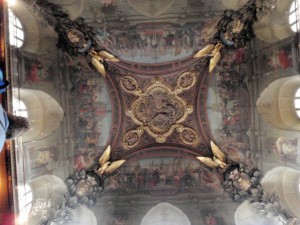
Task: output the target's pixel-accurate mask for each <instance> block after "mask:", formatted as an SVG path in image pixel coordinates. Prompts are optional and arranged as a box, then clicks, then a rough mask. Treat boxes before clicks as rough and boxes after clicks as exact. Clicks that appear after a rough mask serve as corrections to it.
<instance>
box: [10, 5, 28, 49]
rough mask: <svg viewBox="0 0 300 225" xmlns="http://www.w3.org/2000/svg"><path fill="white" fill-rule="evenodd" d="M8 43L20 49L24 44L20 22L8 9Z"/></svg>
mask: <svg viewBox="0 0 300 225" xmlns="http://www.w3.org/2000/svg"><path fill="white" fill-rule="evenodd" d="M8 18H9V42H10V44H11V45H13V46H16V47H17V48H20V47H21V46H22V45H23V42H24V32H23V27H22V24H21V23H20V20H19V19H18V18H17V17H16V16H15V14H14V13H13V12H12V11H11V10H10V9H9V10H8Z"/></svg>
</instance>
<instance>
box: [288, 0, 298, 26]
mask: <svg viewBox="0 0 300 225" xmlns="http://www.w3.org/2000/svg"><path fill="white" fill-rule="evenodd" d="M299 3H300V1H299V0H294V1H293V3H292V5H291V8H290V11H289V23H290V26H291V29H292V31H294V32H297V30H298V29H299V25H300V20H299Z"/></svg>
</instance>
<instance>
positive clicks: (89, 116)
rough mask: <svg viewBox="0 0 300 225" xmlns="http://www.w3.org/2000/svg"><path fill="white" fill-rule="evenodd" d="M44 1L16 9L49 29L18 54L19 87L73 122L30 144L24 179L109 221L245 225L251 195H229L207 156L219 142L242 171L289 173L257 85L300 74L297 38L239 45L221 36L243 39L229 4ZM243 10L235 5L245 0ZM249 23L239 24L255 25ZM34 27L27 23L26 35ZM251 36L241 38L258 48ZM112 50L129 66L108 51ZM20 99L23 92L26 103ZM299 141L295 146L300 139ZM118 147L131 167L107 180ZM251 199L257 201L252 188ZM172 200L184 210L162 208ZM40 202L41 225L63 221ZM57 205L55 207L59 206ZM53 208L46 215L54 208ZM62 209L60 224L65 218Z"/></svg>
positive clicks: (110, 224)
mask: <svg viewBox="0 0 300 225" xmlns="http://www.w3.org/2000/svg"><path fill="white" fill-rule="evenodd" d="M45 2H47V1H41V0H38V1H32V0H24V1H19V2H17V4H16V5H15V8H12V10H13V11H14V12H15V14H16V15H17V16H19V17H22V15H29V14H30V13H33V14H32V15H33V16H32V18H33V19H35V20H37V21H38V22H37V29H36V30H35V31H34V32H29V33H28V37H27V39H26V38H25V39H24V45H23V47H21V48H20V49H13V50H12V52H13V53H14V54H12V58H13V59H14V60H15V61H16V62H17V61H18V63H19V64H18V65H19V66H18V67H17V69H16V71H17V72H16V73H18V74H19V75H18V77H12V84H13V85H14V86H13V87H14V88H16V89H29V90H30V89H34V90H35V89H38V90H43V91H44V92H47V93H49V94H50V95H51V96H52V97H53V98H54V99H56V100H57V101H58V102H59V103H60V105H61V107H62V108H63V109H64V120H63V121H62V122H61V123H60V126H59V127H58V128H57V130H55V131H53V133H51V134H45V135H44V136H43V137H42V138H39V139H38V140H34V139H30V138H29V139H28V140H27V139H26V140H25V141H24V140H23V143H22V144H20V146H22V150H20V151H22V153H23V155H24V157H23V159H22V160H21V161H22V165H23V166H21V163H20V165H19V166H20V167H23V168H25V169H24V170H21V169H20V170H19V171H18V173H19V174H20V178H19V181H20V183H22V182H23V183H28V184H29V185H31V186H32V187H33V186H35V185H36V186H39V185H37V184H39V181H38V179H39V178H40V177H41V176H43V175H47V176H48V175H55V176H56V177H59V178H60V179H62V180H64V184H65V185H66V189H67V190H68V191H69V192H70V193H71V194H69V195H68V196H67V197H66V198H67V199H68V201H67V204H66V205H67V206H68V207H69V205H70V208H71V209H74V208H76V207H77V206H78V205H80V204H83V205H88V206H91V207H90V208H91V210H92V211H93V212H94V215H95V218H96V219H97V222H98V224H105V225H128V224H132V225H140V224H141V221H144V220H143V218H144V216H145V215H146V214H147V212H149V213H150V211H151V210H152V209H153V211H162V213H165V214H164V215H165V216H166V215H167V216H166V217H168V216H169V215H171V214H172V212H173V211H176V210H177V211H176V212H177V213H178V212H180V213H181V212H183V213H184V214H185V215H187V217H188V219H189V220H190V221H191V224H193V225H216V224H228V225H229V224H234V216H233V215H234V213H235V210H236V208H237V207H238V204H237V203H236V202H241V201H242V200H243V199H244V198H246V197H245V196H246V195H243V194H245V193H241V192H234V193H233V191H230V190H229V189H230V188H227V189H228V190H229V193H230V195H228V194H227V193H226V191H228V190H225V189H226V188H224V184H223V181H224V178H225V177H224V176H223V175H222V173H221V174H220V173H218V172H217V169H211V168H210V167H209V166H206V165H204V164H202V163H200V162H199V160H197V159H196V157H197V156H202V157H212V156H213V152H212V148H211V146H210V141H211V140H213V141H214V142H216V143H217V145H218V146H220V148H221V150H222V151H223V153H224V154H225V155H226V158H227V159H228V161H226V163H228V164H230V163H231V160H232V161H235V162H238V163H241V166H240V167H241V168H242V170H243V171H247V167H246V166H245V167H244V164H245V163H246V164H248V165H250V166H251V167H252V166H253V167H259V168H260V169H261V170H263V171H266V170H267V169H265V168H266V167H268V165H270V164H271V163H273V164H272V165H275V164H276V165H277V164H278V165H280V163H281V162H282V161H280V160H279V158H276V159H274V157H275V156H274V155H272V151H274V148H275V147H274V146H275V145H276V144H277V141H276V140H277V138H278V135H279V136H280V135H282V136H284V135H285V134H283V133H280V132H278V131H277V130H276V129H275V128H269V126H268V125H266V124H263V125H261V124H262V123H263V121H261V119H260V117H259V116H258V114H257V113H256V109H255V103H256V99H257V98H258V95H259V93H261V91H258V89H259V90H260V89H263V88H265V87H266V86H267V85H268V84H269V83H270V82H272V81H273V80H274V79H276V78H278V77H283V76H284V73H286V71H289V75H294V74H295V73H296V71H297V63H295V58H296V50H295V49H296V47H295V46H293V45H292V44H291V43H292V39H291V38H290V39H289V40H288V39H286V40H283V41H282V43H281V44H280V49H278V46H279V44H278V45H277V43H276V45H275V44H274V45H268V44H265V43H263V42H261V41H259V40H255V41H252V42H250V44H249V43H248V45H245V43H243V44H242V45H243V47H240V46H241V44H240V43H238V44H237V48H233V47H232V45H233V44H232V43H233V40H235V39H234V38H236V37H228V36H226V35H228V34H227V33H226V30H222V31H220V29H221V28H222V26H223V27H224V26H225V25H226V26H225V28H226V29H228V30H237V31H236V32H237V33H239V32H240V31H241V30H242V31H243V29H244V27H243V26H244V25H243V26H242V25H241V24H240V23H236V24H235V23H234V21H233V22H232V20H231V19H228V18H231V17H230V16H228V15H227V14H224V10H225V9H226V7H228V5H226V7H225V6H224V4H223V2H224V1H221V0H206V1H205V0H165V1H157V0H86V1H83V0H82V1H81V0H68V1H63V2H62V1H58V0H51V1H49V2H51V3H53V4H55V5H58V6H61V7H62V11H55V10H56V8H55V7H56V6H53V5H50V6H49V5H47V3H45ZM230 2H234V1H230ZM238 2H240V3H237V4H236V6H235V7H241V6H242V5H239V4H242V3H246V1H238ZM250 2H251V1H250ZM227 3H228V2H227ZM18 4H19V6H18ZM43 4H45V5H43ZM47 7H48V8H47ZM249 8H250V9H251V7H249ZM248 11H249V10H248ZM53 12H55V13H53ZM51 13H52V14H51ZM249 14H251V13H249ZM49 15H51V16H49ZM232 15H238V16H240V15H239V14H232ZM243 15H244V14H242V16H241V17H238V18H240V21H242V22H245V21H247V22H249V21H248V20H247V19H249V18H246V16H245V18H244V17H243ZM68 16H70V18H69V17H68ZM79 16H80V17H81V18H79V19H78V18H77V17H79ZM221 18H223V20H222V21H223V23H225V25H224V24H223V25H222V23H220V22H219V21H220V19H221ZM224 18H225V19H224ZM232 18H235V17H234V16H232ZM53 21H58V23H57V24H59V25H57V24H56V23H53ZM224 21H225V22H224ZM226 21H227V22H226ZM228 21H229V22H228ZM238 21H239V20H238ZM32 24H33V23H32ZM32 24H31V25H28V24H27V23H26V21H25V20H24V21H23V25H24V31H25V32H26V29H27V30H28V27H30V26H33V25H32ZM220 24H221V25H222V26H221V25H220ZM244 24H245V27H247V26H248V25H249V24H247V23H246V22H245V23H244ZM49 25H52V26H53V27H54V29H53V28H49ZM220 26H221V28H220ZM245 29H246V28H245ZM33 30H34V29H33ZM44 30H45V32H43V31H44ZM46 31H47V32H49V33H47V32H46ZM246 31H247V30H246ZM251 31H252V30H251ZM229 33H230V32H229ZM250 33H251V34H250ZM250 33H249V37H248V36H247V35H245V34H244V33H243V35H244V36H245V38H244V36H243V35H241V36H243V38H244V39H245V40H248V39H249V38H250V36H251V35H252V32H250ZM33 34H34V35H36V36H34V35H33ZM221 34H222V35H223V36H222V35H221ZM230 34H235V32H233V31H232V32H231V33H230ZM31 35H33V36H31ZM45 36H46V38H45ZM246 36H247V37H246ZM25 37H26V36H25ZM32 37H35V38H36V39H35V38H32ZM30 38H32V39H30ZM39 38H40V39H39ZM236 39H239V38H236ZM244 39H243V40H242V41H244ZM32 40H39V41H36V42H34V41H32ZM44 40H46V41H44ZM53 40H54V41H53ZM216 40H217V41H216ZM239 41H240V39H239ZM32 43H34V44H35V45H36V46H39V44H40V43H43V46H42V48H43V49H47V54H44V53H43V54H42V53H40V52H38V49H39V48H34V50H33V47H31V46H32V45H33V44H32ZM52 43H55V44H57V45H56V46H55V47H54V44H53V45H52ZM208 44H213V45H214V46H213V47H212V49H210V52H207V53H206V54H207V55H209V57H203V58H200V59H199V58H195V57H194V55H195V53H196V52H197V51H199V50H200V49H203V48H205V47H206V46H207V45H208ZM255 44H257V46H254V45H255ZM48 45H49V46H48ZM50 45H51V46H50ZM218 47H220V48H221V49H222V48H223V49H222V50H220V49H218ZM74 49H75V50H74ZM90 49H93V51H92V50H91V51H90ZM257 49H258V50H257ZM265 49H268V50H269V52H268V51H266V52H264V50H265ZM104 50H105V51H107V53H109V54H112V55H114V56H115V57H116V58H118V60H116V58H114V57H111V56H110V55H107V54H105V55H103V54H102V53H103V52H102V51H104ZM282 51H283V52H282ZM16 52H17V53H16ZM100 53H101V54H102V55H101V54H100ZM218 53H220V54H221V55H222V58H221V59H220V61H219V62H218V63H217V65H216V66H215V67H214V68H213V71H212V72H209V67H210V64H211V63H212V62H211V58H213V57H214V55H218ZM206 54H205V55H206ZM14 57H15V58H14ZM97 57H98V58H97ZM260 57H261V58H260ZM95 59H97V60H98V62H96V63H95ZM259 59H261V60H259ZM99 62H100V63H99ZM266 64H267V65H268V68H266V67H264V65H266ZM95 65H96V66H95ZM94 66H95V67H94ZM260 67H262V68H260ZM260 69H261V70H260ZM103 71H104V72H103ZM252 72H253V73H252ZM101 74H102V75H101ZM254 74H255V75H254ZM266 74H267V75H266ZM256 75H257V77H258V78H255V76H256ZM259 79H262V80H263V79H265V80H263V82H260V80H259ZM256 88H257V89H256ZM19 93H21V92H18V91H16V92H15V94H14V95H15V96H18V95H19V96H18V97H19V98H20V99H21V100H22V98H23V97H22V95H21V96H20V94H19ZM24 99H26V98H25V97H24ZM24 101H25V100H24ZM33 111H34V110H33ZM28 112H29V114H30V112H31V111H30V109H28ZM33 113H34V112H33ZM30 119H32V118H30V117H29V120H30ZM264 129H265V130H264ZM262 130H264V132H266V133H268V134H269V136H270V137H269V136H267V134H264V133H263V132H261V131H262ZM274 130H275V131H274ZM264 135H265V136H264ZM286 135H287V134H286ZM28 136H29V135H28ZM275 137H276V138H275ZM291 137H293V138H290V139H289V141H290V142H291V145H292V144H294V142H296V139H297V134H296V133H292V134H291ZM269 138H271V139H269ZM297 140H298V139H297ZM20 142H22V141H20ZM274 143H276V144H274ZM108 145H110V146H111V153H110V157H108V158H109V160H110V161H112V162H115V161H118V160H126V162H125V163H124V164H123V165H122V166H121V167H120V168H119V169H117V170H116V171H115V172H114V173H112V175H110V176H107V177H105V179H104V178H103V176H102V174H100V176H99V174H98V177H97V178H95V174H97V173H96V172H95V171H97V170H98V173H100V172H99V171H100V170H101V168H102V169H103V167H102V166H103V165H99V162H98V161H99V158H100V156H101V155H102V154H103V152H104V151H105V149H106V147H107V146H108ZM264 147H265V148H266V149H267V150H266V151H267V153H265V152H264V149H263V148H264ZM272 148H273V150H270V149H272ZM279 148H280V147H278V146H277V149H279ZM278 151H279V150H278ZM265 155H268V157H271V156H274V157H273V158H270V160H269V161H268V163H269V164H268V163H266V164H264V163H265V162H267V160H266V158H263V157H265ZM277 156H278V155H277ZM277 156H276V157H277ZM221 158H222V157H221ZM100 159H101V158H100ZM100 161H101V160H100ZM221 161H222V160H221ZM23 163H24V164H23ZM282 163H283V162H282ZM289 163H290V161H289ZM297 163H298V161H297V162H295V163H294V164H293V163H292V164H293V165H294V166H295V167H296V165H297ZM100 164H101V163H100ZM99 167H100V168H99ZM105 169H107V168H105ZM268 169H270V168H268ZM103 170H104V169H103ZM86 171H88V172H86ZM219 172H220V170H219ZM223 172H224V171H223ZM255 172H257V171H255ZM249 173H250V172H249ZM91 174H93V175H91ZM257 174H258V172H257V173H256V175H254V172H253V171H252V172H251V179H258V176H261V174H260V175H257ZM90 178H91V180H89V179H90ZM49 179H50V178H49ZM93 179H94V180H93ZM99 179H103V180H101V182H99ZM249 179H250V177H249ZM259 179H260V178H259ZM96 181H97V182H96ZM55 182H56V181H55ZM94 183H95V184H97V183H101V186H100V187H94V186H95V184H94ZM256 183H258V182H256ZM88 185H91V186H93V185H94V186H93V187H94V189H93V188H92V189H89V186H88ZM232 185H233V184H232ZM256 185H257V184H256ZM58 186H61V187H64V185H63V184H61V185H58ZM233 186H234V185H233ZM233 186H232V187H233ZM103 187H104V190H102V189H103ZM233 189H234V188H233ZM70 190H71V191H70ZM224 190H225V191H224ZM54 191H55V190H54ZM72 191H73V192H72ZM33 192H34V190H33ZM40 192H42V191H40ZM94 192H95V193H97V194H95V196H97V198H96V199H97V201H96V200H95V198H94V197H95V196H94V194H93V193H94ZM246 192H247V194H248V195H250V191H249V189H248V190H246ZM91 193H92V194H91ZM259 193H260V192H259ZM251 195H252V193H251ZM37 196H38V195H37ZM86 196H88V197H86ZM91 196H92V197H91ZM248 197H249V196H248ZM232 198H233V199H234V200H235V201H236V202H234V201H233V200H232ZM49 199H50V202H51V199H52V198H51V197H50V198H49ZM162 202H168V204H169V203H170V204H172V207H173V206H175V208H172V207H170V206H165V205H164V206H161V205H159V204H160V203H162ZM33 204H35V205H33V209H34V210H36V211H32V212H31V219H32V221H34V223H32V224H39V223H38V222H37V221H39V220H40V219H41V220H42V221H43V224H47V223H46V222H45V221H47V220H49V219H50V216H49V215H52V214H51V213H49V214H47V213H45V217H43V218H39V213H40V212H41V210H40V209H39V207H38V206H40V205H41V202H38V201H35V202H34V203H33ZM39 204H40V205H39ZM49 204H50V203H49ZM51 204H53V205H55V202H54V200H53V202H52V203H51ZM51 204H50V205H51ZM60 205H61V204H60ZM156 206H158V207H157V208H159V207H162V208H163V209H162V210H157V208H156ZM43 207H44V208H46V209H47V204H44V206H43ZM164 207H166V208H164ZM176 207H177V208H176ZM76 209H77V208H76ZM178 209H179V211H178ZM49 210H50V209H49ZM164 210H166V211H164ZM168 210H169V211H168ZM44 211H45V210H44ZM44 211H43V212H44ZM46 211H47V210H46ZM60 213H61V212H57V213H56V214H55V216H56V217H54V218H61V217H62V216H61V214H60ZM63 213H64V211H63ZM168 213H170V214H168ZM147 215H148V214H147ZM145 218H147V216H145ZM182 218H183V217H182ZM145 220H146V219H145ZM49 221H50V220H49ZM213 221H215V223H214V222H213ZM56 223H58V222H57V221H54V224H56ZM91 223H92V222H91ZM52 225H53V224H52ZM142 225H148V224H147V223H146V222H145V223H143V224H142ZM149 225H151V223H149Z"/></svg>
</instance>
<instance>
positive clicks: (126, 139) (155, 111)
mask: <svg viewBox="0 0 300 225" xmlns="http://www.w3.org/2000/svg"><path fill="white" fill-rule="evenodd" d="M195 83H196V72H195V71H187V72H184V73H182V74H181V75H180V76H179V78H178V79H177V86H176V87H175V88H174V90H172V89H171V88H170V87H169V86H167V85H166V84H164V83H163V82H162V81H161V79H160V78H158V77H157V78H155V79H154V80H153V81H152V83H151V84H150V85H149V86H148V87H147V88H146V89H145V90H144V91H143V90H142V89H141V88H140V87H139V85H138V83H137V81H136V79H135V78H134V77H132V76H125V77H124V78H122V79H121V87H122V89H123V90H124V91H126V92H127V93H130V94H134V95H136V96H138V97H139V98H138V99H136V100H135V101H134V102H133V103H132V105H131V106H130V107H129V108H128V109H127V111H126V115H127V116H129V117H130V118H131V119H132V121H133V122H134V123H135V124H136V125H138V128H136V129H133V130H130V131H128V132H127V133H126V134H124V136H123V138H122V144H123V146H124V147H125V148H131V147H134V146H136V145H137V144H138V143H139V141H140V138H141V136H142V134H143V133H144V132H147V133H148V134H149V135H150V136H151V137H153V138H154V139H155V140H156V142H158V143H164V142H165V141H166V140H167V138H168V137H169V136H170V135H171V134H172V133H173V132H174V131H175V130H177V132H179V133H180V138H181V140H182V142H184V143H185V144H188V145H195V144H197V143H198V134H197V132H196V131H195V130H194V129H193V128H187V127H184V126H183V125H182V123H183V122H184V121H185V119H186V118H187V116H188V115H189V114H191V113H192V112H193V106H192V105H188V104H187V102H186V101H185V100H184V99H183V98H182V97H180V96H178V95H179V94H180V93H182V92H183V91H186V90H189V89H191V88H192V87H193V86H194V85H195Z"/></svg>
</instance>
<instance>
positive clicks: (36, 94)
mask: <svg viewBox="0 0 300 225" xmlns="http://www.w3.org/2000/svg"><path fill="white" fill-rule="evenodd" d="M15 97H16V98H20V100H22V101H23V102H24V104H25V105H26V108H27V113H28V121H29V125H30V129H29V130H28V131H27V132H25V133H24V134H23V136H22V138H23V142H29V141H33V140H39V139H42V138H44V137H47V136H48V135H50V134H51V133H52V132H54V131H55V130H56V129H57V128H58V127H59V125H60V123H61V121H62V120H63V117H64V111H63V109H62V108H61V106H60V105H59V103H58V102H57V101H56V100H55V99H54V98H53V97H52V96H50V95H48V94H47V93H45V92H43V91H39V90H31V89H20V95H19V96H15Z"/></svg>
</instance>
